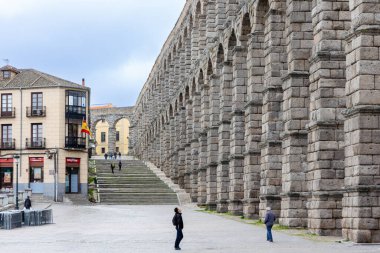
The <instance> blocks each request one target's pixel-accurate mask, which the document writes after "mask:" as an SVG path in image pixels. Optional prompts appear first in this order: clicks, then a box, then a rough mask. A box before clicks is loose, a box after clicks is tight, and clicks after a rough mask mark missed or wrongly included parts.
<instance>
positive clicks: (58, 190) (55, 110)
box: [0, 65, 90, 201]
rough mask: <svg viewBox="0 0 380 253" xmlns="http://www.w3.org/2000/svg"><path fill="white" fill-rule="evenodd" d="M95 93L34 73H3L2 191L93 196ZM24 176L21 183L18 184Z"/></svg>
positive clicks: (0, 123) (5, 69)
mask: <svg viewBox="0 0 380 253" xmlns="http://www.w3.org/2000/svg"><path fill="white" fill-rule="evenodd" d="M89 95H90V89H89V88H88V87H85V85H84V81H83V83H82V85H79V84H76V83H72V82H70V81H66V80H63V79H61V78H58V77H55V76H52V75H49V74H46V73H42V72H40V71H37V70H34V69H17V68H15V67H12V66H9V65H7V66H4V67H2V68H0V99H1V105H0V106H1V108H0V131H1V136H0V137H1V138H0V192H3V193H4V192H13V191H14V190H15V189H16V184H18V190H19V191H23V190H24V189H31V190H32V193H33V194H43V195H44V196H47V197H49V198H52V199H55V200H57V201H62V200H63V196H64V195H65V194H70V193H77V194H84V195H86V194H87V180H88V179H87V173H88V153H87V143H88V142H87V139H86V138H87V137H86V136H85V135H84V134H83V133H81V124H82V120H83V119H87V118H88V108H89V107H88V101H89ZM17 174H18V180H17V178H16V177H17Z"/></svg>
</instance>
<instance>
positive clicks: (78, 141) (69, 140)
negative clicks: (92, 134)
mask: <svg viewBox="0 0 380 253" xmlns="http://www.w3.org/2000/svg"><path fill="white" fill-rule="evenodd" d="M65 147H66V148H76V149H85V148H86V138H85V137H71V136H66V144H65Z"/></svg>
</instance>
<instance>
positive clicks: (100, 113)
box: [90, 106, 137, 154]
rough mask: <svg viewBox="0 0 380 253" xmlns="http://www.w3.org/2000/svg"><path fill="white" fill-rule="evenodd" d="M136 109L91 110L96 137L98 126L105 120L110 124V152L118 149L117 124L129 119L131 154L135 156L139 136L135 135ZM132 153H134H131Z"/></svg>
mask: <svg viewBox="0 0 380 253" xmlns="http://www.w3.org/2000/svg"><path fill="white" fill-rule="evenodd" d="M133 113H134V107H132V106H130V107H111V108H101V109H98V108H97V109H91V110H90V114H91V132H92V133H93V135H94V136H96V124H97V123H98V122H99V121H101V120H104V121H106V122H107V123H108V126H109V128H108V151H109V152H114V151H115V147H116V123H117V122H118V121H119V120H121V119H128V120H129V122H130V128H129V133H130V134H129V147H128V149H129V152H128V153H129V154H133V152H134V146H135V145H136V138H137V135H136V134H135V133H134V131H135V126H136V122H135V119H134V117H133ZM131 152H132V153H131Z"/></svg>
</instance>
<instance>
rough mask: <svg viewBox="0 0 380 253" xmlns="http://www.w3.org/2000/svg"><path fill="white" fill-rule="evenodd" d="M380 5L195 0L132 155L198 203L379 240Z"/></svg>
mask: <svg viewBox="0 0 380 253" xmlns="http://www.w3.org/2000/svg"><path fill="white" fill-rule="evenodd" d="M379 13H380V3H379V1H367V0H318V1H311V0H310V1H304V0H302V1H298V0H250V1H245V0H227V1H225V0H188V1H186V4H185V7H184V9H183V11H182V13H181V15H180V18H179V20H178V22H177V24H176V25H175V27H174V29H173V31H172V32H171V34H170V35H169V38H168V39H167V41H166V42H165V44H164V46H163V48H162V51H161V53H160V55H159V57H158V59H157V60H156V63H155V65H154V67H153V69H152V71H151V73H150V75H149V77H148V80H147V82H146V83H145V85H144V87H143V89H142V91H141V93H140V96H139V98H138V100H137V103H136V105H135V109H134V113H133V115H134V120H135V123H136V127H135V131H134V133H133V134H134V137H133V138H134V139H135V143H134V145H133V146H134V152H135V153H136V154H137V155H138V156H139V157H141V158H143V159H146V160H150V161H152V162H153V163H154V164H156V165H157V166H159V167H160V168H161V169H162V170H163V171H164V172H165V173H166V175H167V176H168V177H170V178H171V179H172V180H173V181H174V182H177V183H178V184H179V185H180V186H181V187H182V188H184V189H186V191H187V192H189V193H190V194H191V196H192V199H193V201H194V202H197V203H198V204H199V205H204V206H207V207H208V208H210V209H216V210H217V211H219V212H227V211H229V212H232V213H234V214H237V215H244V216H246V217H263V215H264V212H265V208H266V207H268V206H269V207H271V208H272V209H273V210H274V212H275V213H276V214H277V215H278V216H279V217H280V219H279V222H280V223H281V224H282V225H286V226H289V227H307V228H308V229H309V230H310V231H311V232H312V233H317V234H320V235H340V234H343V236H344V237H345V238H347V239H350V240H352V241H355V242H380V138H379V136H380V60H379V49H380V35H379V34H380V19H379Z"/></svg>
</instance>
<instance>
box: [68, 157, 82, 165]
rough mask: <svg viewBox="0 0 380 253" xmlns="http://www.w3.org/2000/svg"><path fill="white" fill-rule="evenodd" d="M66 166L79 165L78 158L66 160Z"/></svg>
mask: <svg viewBox="0 0 380 253" xmlns="http://www.w3.org/2000/svg"><path fill="white" fill-rule="evenodd" d="M66 164H76V165H79V164H80V158H66Z"/></svg>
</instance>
